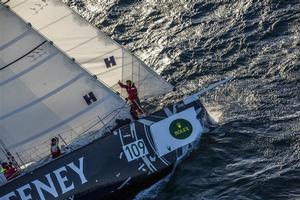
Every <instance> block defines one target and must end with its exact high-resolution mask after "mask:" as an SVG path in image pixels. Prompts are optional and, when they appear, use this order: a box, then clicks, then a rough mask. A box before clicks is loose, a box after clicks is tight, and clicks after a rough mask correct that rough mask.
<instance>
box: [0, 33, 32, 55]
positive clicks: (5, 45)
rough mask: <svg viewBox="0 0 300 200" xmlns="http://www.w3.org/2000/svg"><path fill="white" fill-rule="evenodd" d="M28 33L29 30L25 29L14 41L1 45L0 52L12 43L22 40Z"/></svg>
mask: <svg viewBox="0 0 300 200" xmlns="http://www.w3.org/2000/svg"><path fill="white" fill-rule="evenodd" d="M29 32H30V29H27V30H26V31H25V32H23V33H22V34H21V35H19V36H17V37H15V38H14V39H12V40H11V41H9V42H7V43H6V44H3V45H2V46H0V51H2V50H3V49H5V48H7V47H9V46H11V45H13V44H14V43H16V42H17V41H19V40H21V39H22V38H24V37H25V36H26V35H27V34H28V33H29Z"/></svg>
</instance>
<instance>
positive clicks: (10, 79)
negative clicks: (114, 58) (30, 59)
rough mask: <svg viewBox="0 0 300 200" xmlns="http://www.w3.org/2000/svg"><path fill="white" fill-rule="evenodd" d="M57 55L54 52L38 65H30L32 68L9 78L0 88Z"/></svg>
mask: <svg viewBox="0 0 300 200" xmlns="http://www.w3.org/2000/svg"><path fill="white" fill-rule="evenodd" d="M57 54H58V52H55V53H53V54H51V55H49V56H47V57H46V58H45V59H43V60H41V61H40V62H38V63H36V64H34V65H32V66H31V67H29V68H28V69H26V70H24V71H22V72H20V73H18V74H16V75H15V76H13V77H11V78H9V79H7V80H5V81H2V82H0V86H2V85H4V84H7V83H8V82H11V81H13V80H15V79H17V78H19V77H21V76H23V75H24V74H26V73H28V72H30V71H32V70H33V69H35V68H36V67H38V66H39V65H41V64H43V63H45V62H46V61H48V60H49V59H51V58H52V57H54V56H56V55H57Z"/></svg>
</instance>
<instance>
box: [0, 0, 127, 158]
mask: <svg viewBox="0 0 300 200" xmlns="http://www.w3.org/2000/svg"><path fill="white" fill-rule="evenodd" d="M25 2H26V1H25ZM54 15H55V14H54ZM54 15H52V16H54ZM128 115H129V111H128V107H127V106H126V102H125V101H124V100H123V99H122V98H120V97H119V96H118V95H117V94H115V93H114V92H112V91H111V90H110V89H109V88H107V87H106V86H105V85H104V84H102V83H101V82H99V81H98V80H96V79H95V78H94V77H93V76H92V75H91V74H89V73H88V72H87V71H86V70H84V69H83V68H82V67H81V66H80V65H79V64H77V63H76V62H75V61H74V60H73V59H70V58H69V57H67V56H66V55H65V54H63V53H62V52H61V51H60V50H59V49H58V48H56V47H55V46H54V45H53V44H52V42H49V41H48V40H46V39H45V38H44V37H43V36H42V35H40V34H39V33H38V32H37V31H35V30H34V29H33V28H32V27H31V25H30V24H26V23H25V22H24V21H23V20H22V19H21V18H19V17H18V16H17V15H15V13H13V12H11V11H10V10H9V9H8V8H6V7H5V6H4V5H3V4H1V3H0V139H2V140H3V141H4V142H5V144H6V146H8V148H9V150H11V151H12V152H18V153H19V155H20V157H22V158H23V157H25V156H27V159H28V158H30V157H31V159H30V160H29V161H33V160H37V159H36V158H37V157H40V156H43V155H48V154H49V139H50V138H51V137H53V136H56V135H58V134H61V135H63V134H64V133H66V132H68V133H70V132H71V133H72V134H73V138H76V137H78V135H80V134H82V133H83V132H85V131H87V130H88V131H93V130H98V129H101V128H103V127H105V126H109V125H112V124H113V123H114V119H115V118H116V117H121V118H125V117H128ZM44 142H46V143H45V144H43V143H44ZM41 144H43V146H42V145H41ZM29 149H30V151H29ZM25 153H27V154H28V155H24V154H25ZM29 154H30V155H29ZM26 161H28V160H26Z"/></svg>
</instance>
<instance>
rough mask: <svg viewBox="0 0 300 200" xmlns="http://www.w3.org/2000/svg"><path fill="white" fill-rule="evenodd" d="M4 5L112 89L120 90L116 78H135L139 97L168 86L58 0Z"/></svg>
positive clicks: (16, 1) (18, 0)
mask: <svg viewBox="0 0 300 200" xmlns="http://www.w3.org/2000/svg"><path fill="white" fill-rule="evenodd" d="M7 5H9V6H10V7H11V9H12V10H14V11H15V12H16V13H17V14H18V15H20V16H21V17H22V18H24V19H25V20H26V21H28V22H30V23H31V24H32V25H33V27H34V28H35V29H37V30H38V31H39V32H41V33H42V34H43V35H45V36H46V37H47V38H49V39H50V40H52V41H53V42H54V43H55V44H56V45H57V46H58V47H59V48H60V49H62V50H63V51H64V52H66V53H67V54H68V55H69V56H70V57H73V58H75V59H76V60H77V61H78V62H79V63H80V64H81V65H82V66H83V67H84V68H86V69H87V70H88V71H90V72H91V73H92V74H94V75H97V76H98V78H99V79H100V80H102V81H103V82H104V83H106V84H107V85H108V86H110V87H111V88H112V89H114V90H117V91H119V92H120V91H121V90H120V88H119V87H118V86H117V82H118V80H122V81H123V82H124V81H126V80H128V79H129V80H132V81H133V82H135V85H136V86H137V88H138V91H139V96H140V98H147V97H150V96H157V95H161V94H164V93H167V92H170V91H171V90H172V86H171V85H170V84H169V83H167V82H166V81H164V80H163V79H162V78H160V77H159V76H157V74H156V73H155V72H154V71H152V69H150V68H149V67H148V66H146V65H145V64H144V63H143V62H142V61H140V60H139V59H138V58H137V57H135V56H133V55H131V54H130V53H129V52H128V51H126V50H125V49H124V48H123V47H121V46H120V45H119V44H117V43H116V42H114V41H113V40H112V39H110V38H108V37H106V36H105V35H104V34H103V33H101V32H100V31H99V30H98V29H96V28H95V27H93V26H92V25H90V24H89V23H88V22H87V21H85V20H84V19H83V18H81V17H80V16H79V15H78V14H77V13H76V12H74V11H73V10H71V9H70V8H69V7H67V6H66V5H65V4H64V3H62V2H61V0H13V1H10V2H8V3H7ZM123 94H124V93H123ZM125 96H126V95H125Z"/></svg>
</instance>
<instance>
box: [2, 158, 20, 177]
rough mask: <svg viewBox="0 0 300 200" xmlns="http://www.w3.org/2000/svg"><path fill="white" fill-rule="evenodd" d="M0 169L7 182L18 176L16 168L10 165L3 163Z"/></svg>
mask: <svg viewBox="0 0 300 200" xmlns="http://www.w3.org/2000/svg"><path fill="white" fill-rule="evenodd" d="M2 167H3V169H4V175H5V177H6V179H7V180H11V179H13V178H15V177H16V176H17V175H18V173H17V170H16V168H15V167H14V166H13V165H12V164H11V163H6V162H4V163H2Z"/></svg>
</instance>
